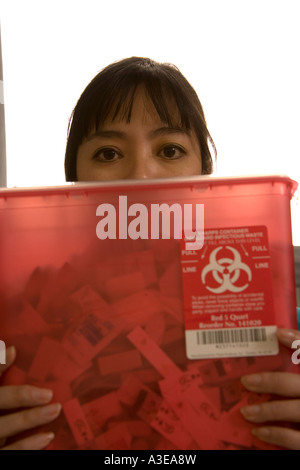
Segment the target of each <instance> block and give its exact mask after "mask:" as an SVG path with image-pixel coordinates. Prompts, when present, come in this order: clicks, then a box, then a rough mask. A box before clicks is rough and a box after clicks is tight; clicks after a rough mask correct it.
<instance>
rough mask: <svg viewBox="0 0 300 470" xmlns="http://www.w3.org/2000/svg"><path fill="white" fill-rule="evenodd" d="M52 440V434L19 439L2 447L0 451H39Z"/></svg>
mask: <svg viewBox="0 0 300 470" xmlns="http://www.w3.org/2000/svg"><path fill="white" fill-rule="evenodd" d="M53 439H54V434H53V433H52V432H49V433H43V434H35V435H34V436H30V437H27V438H26V439H21V440H20V441H17V442H14V443H13V444H10V445H8V446H6V447H2V449H0V450H41V449H44V448H45V447H47V445H48V444H49V443H50V442H51V441H52V440H53Z"/></svg>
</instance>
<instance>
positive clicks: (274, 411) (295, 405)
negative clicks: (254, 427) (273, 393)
mask: <svg viewBox="0 0 300 470" xmlns="http://www.w3.org/2000/svg"><path fill="white" fill-rule="evenodd" d="M241 413H242V414H243V416H244V417H245V418H246V419H247V420H248V421H251V422H253V423H264V422H266V421H291V422H295V423H299V422H300V400H278V401H275V400H274V401H269V402H264V403H261V404H259V405H258V404H256V405H250V406H245V407H243V408H241Z"/></svg>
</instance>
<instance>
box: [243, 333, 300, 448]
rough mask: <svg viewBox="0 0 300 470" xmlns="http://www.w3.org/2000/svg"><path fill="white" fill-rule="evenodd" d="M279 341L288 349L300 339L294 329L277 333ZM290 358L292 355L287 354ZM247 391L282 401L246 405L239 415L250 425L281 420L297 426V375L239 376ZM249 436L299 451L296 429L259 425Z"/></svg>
mask: <svg viewBox="0 0 300 470" xmlns="http://www.w3.org/2000/svg"><path fill="white" fill-rule="evenodd" d="M277 334H278V339H279V341H280V342H281V343H282V344H284V345H285V346H287V347H289V348H290V347H291V346H292V343H293V341H295V340H300V332H299V331H297V330H287V329H279V330H278V333H277ZM291 355H292V353H291ZM241 380H242V383H243V385H244V386H245V387H246V388H247V390H250V391H253V392H257V393H271V394H275V395H278V396H281V397H287V399H285V400H283V399H282V398H281V399H280V400H273V401H269V402H266V403H262V404H260V405H253V406H246V407H244V408H242V409H241V412H242V414H243V416H244V417H245V418H246V419H247V420H248V421H251V422H252V423H265V422H268V421H285V422H290V423H295V424H296V423H300V375H298V374H292V373H288V372H263V373H259V374H252V375H246V376H244V377H242V379H241ZM252 432H253V434H254V435H255V436H256V437H258V438H259V439H261V440H262V441H265V442H268V443H270V444H275V445H278V446H281V447H285V448H287V449H292V450H300V427H299V430H297V429H293V427H292V424H291V426H290V427H281V426H273V425H272V426H268V425H266V426H263V427H258V428H255V429H253V431H252Z"/></svg>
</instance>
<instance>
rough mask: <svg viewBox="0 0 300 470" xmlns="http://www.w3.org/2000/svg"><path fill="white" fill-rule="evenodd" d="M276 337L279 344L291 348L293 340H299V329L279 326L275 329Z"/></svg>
mask: <svg viewBox="0 0 300 470" xmlns="http://www.w3.org/2000/svg"><path fill="white" fill-rule="evenodd" d="M277 337H278V339H279V341H280V343H281V344H283V345H284V346H286V347H287V348H291V347H292V344H293V342H294V341H295V340H300V331H297V330H291V329H288V328H279V329H278V330H277Z"/></svg>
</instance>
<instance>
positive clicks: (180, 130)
mask: <svg viewBox="0 0 300 470" xmlns="http://www.w3.org/2000/svg"><path fill="white" fill-rule="evenodd" d="M168 134H186V135H188V136H189V137H190V136H191V130H190V129H187V128H185V127H169V126H164V127H159V128H158V129H154V130H153V131H150V132H149V134H148V135H149V137H150V138H151V137H152V138H153V137H159V136H161V135H168Z"/></svg>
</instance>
